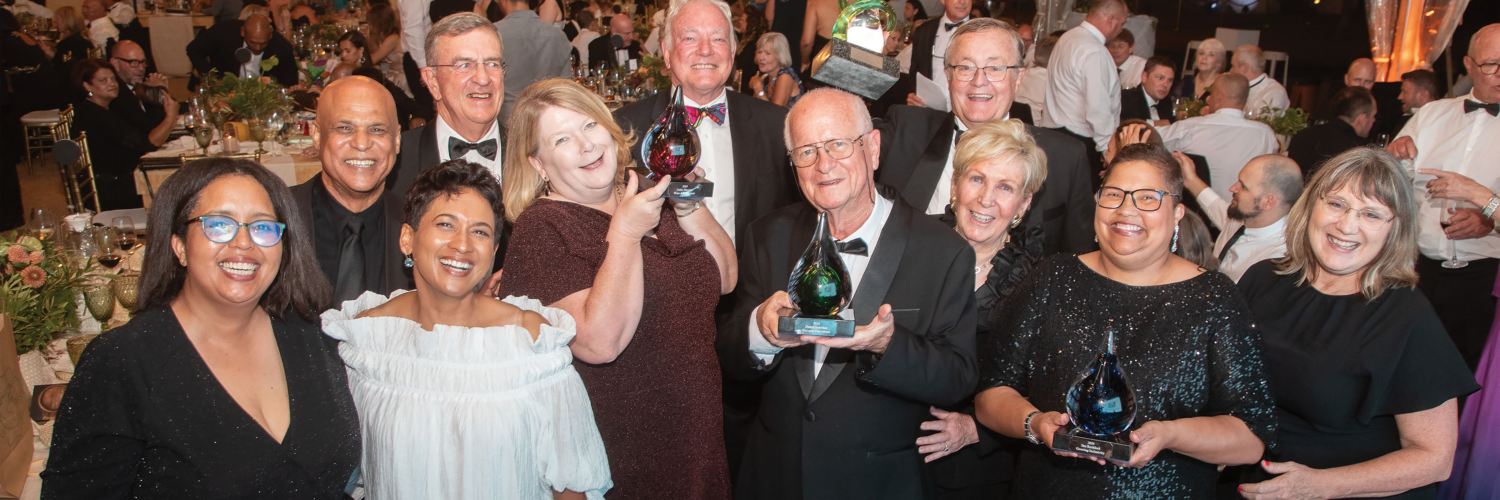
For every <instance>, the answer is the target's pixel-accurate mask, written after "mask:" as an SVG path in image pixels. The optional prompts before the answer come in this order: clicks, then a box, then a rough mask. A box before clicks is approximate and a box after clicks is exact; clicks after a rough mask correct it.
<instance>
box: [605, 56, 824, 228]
mask: <svg viewBox="0 0 1500 500" xmlns="http://www.w3.org/2000/svg"><path fill="white" fill-rule="evenodd" d="M589 53H590V54H592V53H593V50H590V51H589ZM725 92H726V93H728V96H727V97H726V101H727V102H728V104H729V110H728V114H729V134H730V137H731V142H732V144H733V148H732V149H733V151H732V152H731V155H730V157H731V158H734V221H735V224H734V225H735V227H734V234H735V239H736V241H739V242H743V241H744V240H743V239H741V236H742V235H744V234H745V232H746V231H747V229H746V228H747V227H748V226H749V225H750V223H751V222H753V221H755V219H759V218H760V217H761V216H763V215H765V214H768V213H770V212H771V211H772V210H775V209H778V208H781V207H784V206H787V205H791V204H793V203H796V202H798V201H801V200H802V192H801V191H800V190H798V189H797V183H796V181H795V179H794V178H793V177H794V175H795V174H793V172H792V166H791V163H789V162H788V161H787V158H786V149H787V148H786V143H785V141H783V140H782V138H781V129H782V127H783V126H784V125H785V122H786V112H787V109H786V108H783V107H781V106H777V105H775V104H771V103H769V102H766V101H762V100H759V99H756V98H753V97H750V96H747V95H745V94H741V93H739V92H734V91H730V90H726V91H725ZM669 94H670V92H665V91H664V92H661V93H658V94H657V95H656V96H655V97H649V98H646V99H642V100H639V101H636V102H634V103H631V104H627V105H626V106H625V107H623V108H620V109H618V110H616V111H615V121H616V122H619V124H620V127H621V128H624V129H625V131H626V133H629V132H630V131H632V130H633V131H634V132H635V136H636V138H637V140H639V139H640V137H641V136H643V135H644V134H646V132H647V131H649V130H651V125H652V124H654V123H656V120H657V118H659V117H660V116H661V114H662V111H665V110H666V109H667V101H668V100H670V99H671V96H670V95H669ZM630 154H631V156H632V157H634V158H635V162H636V164H637V165H641V166H644V165H645V164H646V162H645V161H644V160H642V159H641V153H640V149H639V148H637V147H631V149H630Z"/></svg>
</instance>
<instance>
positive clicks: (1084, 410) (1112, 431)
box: [1052, 332, 1135, 463]
mask: <svg viewBox="0 0 1500 500" xmlns="http://www.w3.org/2000/svg"><path fill="white" fill-rule="evenodd" d="M1066 403H1067V405H1068V419H1069V420H1070V421H1072V423H1073V428H1072V429H1069V430H1063V429H1058V430H1057V432H1056V433H1055V434H1053V435H1052V449H1054V450H1057V451H1063V452H1069V453H1077V454H1079V455H1084V456H1090V457H1098V458H1103V459H1105V460H1109V461H1111V462H1117V463H1125V462H1129V461H1130V455H1131V452H1132V451H1133V450H1134V449H1135V446H1134V445H1132V444H1131V442H1130V433H1129V432H1128V431H1129V430H1130V424H1131V423H1132V422H1134V421H1135V390H1133V389H1131V388H1130V383H1129V382H1128V381H1127V380H1126V379H1125V372H1124V371H1123V370H1121V369H1120V360H1119V359H1117V358H1116V357H1115V334H1114V333H1113V332H1111V333H1110V334H1109V336H1108V338H1107V340H1106V341H1105V345H1104V349H1103V351H1102V352H1100V353H1099V356H1098V357H1096V358H1094V361H1093V362H1090V363H1089V364H1088V366H1086V367H1084V369H1083V374H1082V375H1080V376H1079V377H1078V381H1077V382H1074V383H1073V387H1071V388H1069V389H1068V395H1067V397H1066Z"/></svg>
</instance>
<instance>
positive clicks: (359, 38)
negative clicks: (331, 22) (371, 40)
mask: <svg viewBox="0 0 1500 500" xmlns="http://www.w3.org/2000/svg"><path fill="white" fill-rule="evenodd" d="M339 61H340V62H341V63H343V62H347V63H352V64H354V65H355V66H356V67H359V66H371V64H370V57H369V55H368V54H366V53H365V35H364V34H362V33H360V32H358V31H347V32H344V34H343V35H342V36H340V37H339Z"/></svg>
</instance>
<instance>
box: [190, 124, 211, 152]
mask: <svg viewBox="0 0 1500 500" xmlns="http://www.w3.org/2000/svg"><path fill="white" fill-rule="evenodd" d="M193 141H195V142H197V143H198V148H199V149H202V150H203V156H208V145H209V144H210V143H213V141H214V128H213V125H212V124H210V123H209V122H208V120H206V119H205V120H203V121H196V122H194V123H193Z"/></svg>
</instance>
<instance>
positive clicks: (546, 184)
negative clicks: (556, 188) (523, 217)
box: [542, 176, 552, 195]
mask: <svg viewBox="0 0 1500 500" xmlns="http://www.w3.org/2000/svg"><path fill="white" fill-rule="evenodd" d="M542 194H544V195H546V194H552V181H551V180H549V179H547V178H546V177H545V176H544V177H542Z"/></svg>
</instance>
